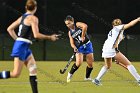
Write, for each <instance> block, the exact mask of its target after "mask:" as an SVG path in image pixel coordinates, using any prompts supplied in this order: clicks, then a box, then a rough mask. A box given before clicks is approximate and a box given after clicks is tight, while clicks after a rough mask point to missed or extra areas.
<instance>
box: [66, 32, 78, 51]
mask: <svg viewBox="0 0 140 93" xmlns="http://www.w3.org/2000/svg"><path fill="white" fill-rule="evenodd" d="M68 35H69V39H70V45H71V47H72V48H73V49H74V52H77V51H78V50H77V47H76V46H75V44H74V40H73V38H72V36H71V35H70V32H69V33H68Z"/></svg>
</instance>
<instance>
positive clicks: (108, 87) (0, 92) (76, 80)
mask: <svg viewBox="0 0 140 93" xmlns="http://www.w3.org/2000/svg"><path fill="white" fill-rule="evenodd" d="M133 64H134V66H135V67H136V68H137V70H138V72H139V73H140V63H139V62H133ZM37 65H38V81H39V83H38V87H39V93H140V86H137V83H136V82H135V79H134V78H133V77H132V76H131V75H130V74H129V72H128V71H127V70H126V69H124V68H121V67H120V66H118V65H116V64H115V63H113V66H112V69H111V70H110V71H109V72H108V73H107V74H106V75H105V76H104V77H103V79H102V84H103V85H102V86H96V85H94V84H92V83H91V82H90V81H84V80H83V79H84V76H85V68H86V63H85V62H84V63H83V64H82V66H81V67H80V68H79V70H78V71H77V72H76V73H75V74H74V76H73V78H72V81H71V82H70V83H69V84H67V83H66V82H65V81H66V76H67V72H66V73H65V74H64V75H61V74H59V70H60V68H64V66H65V65H66V62H54V61H49V62H41V61H39V62H37ZM71 65H72V64H71ZM102 65H103V62H96V63H95V64H94V66H95V67H94V70H93V72H92V75H91V77H92V78H94V77H96V76H97V74H98V72H99V70H100V69H101V66H102ZM70 67H71V66H70ZM70 67H69V69H68V71H69V70H70ZM12 68H13V62H0V71H2V70H6V69H7V70H11V69H12ZM0 93H32V92H31V88H30V84H29V82H28V70H27V69H26V68H25V67H24V68H23V71H22V73H21V76H20V77H19V78H17V79H7V80H0Z"/></svg>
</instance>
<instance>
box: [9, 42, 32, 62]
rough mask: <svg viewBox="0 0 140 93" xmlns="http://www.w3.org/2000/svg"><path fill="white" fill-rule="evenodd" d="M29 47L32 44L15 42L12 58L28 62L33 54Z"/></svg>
mask: <svg viewBox="0 0 140 93" xmlns="http://www.w3.org/2000/svg"><path fill="white" fill-rule="evenodd" d="M29 46H30V43H27V42H24V41H15V43H14V46H13V50H12V53H11V56H12V57H18V58H19V59H20V60H21V61H26V60H27V58H28V57H29V56H30V55H31V54H32V51H31V50H30V49H29Z"/></svg>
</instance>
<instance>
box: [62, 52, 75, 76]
mask: <svg viewBox="0 0 140 93" xmlns="http://www.w3.org/2000/svg"><path fill="white" fill-rule="evenodd" d="M75 54H76V52H74V53H73V54H72V56H71V57H70V59H69V61H68V63H67V65H66V66H65V68H64V69H63V70H62V69H60V73H61V74H64V73H65V72H66V70H67V69H68V67H69V65H70V63H71V62H72V60H73V58H74V56H75Z"/></svg>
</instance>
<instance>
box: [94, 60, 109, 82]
mask: <svg viewBox="0 0 140 93" xmlns="http://www.w3.org/2000/svg"><path fill="white" fill-rule="evenodd" d="M104 61H105V65H104V66H103V67H102V68H101V70H100V72H99V74H98V76H97V77H96V78H95V79H94V80H93V81H92V82H93V83H94V84H96V85H102V84H101V83H100V80H101V78H102V77H103V75H104V74H105V73H106V72H107V71H108V69H110V67H111V64H112V58H104Z"/></svg>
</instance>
